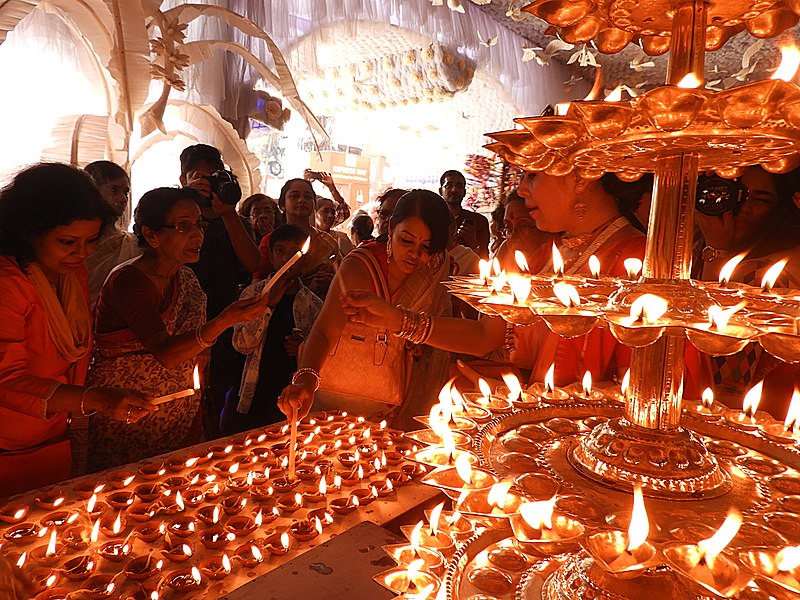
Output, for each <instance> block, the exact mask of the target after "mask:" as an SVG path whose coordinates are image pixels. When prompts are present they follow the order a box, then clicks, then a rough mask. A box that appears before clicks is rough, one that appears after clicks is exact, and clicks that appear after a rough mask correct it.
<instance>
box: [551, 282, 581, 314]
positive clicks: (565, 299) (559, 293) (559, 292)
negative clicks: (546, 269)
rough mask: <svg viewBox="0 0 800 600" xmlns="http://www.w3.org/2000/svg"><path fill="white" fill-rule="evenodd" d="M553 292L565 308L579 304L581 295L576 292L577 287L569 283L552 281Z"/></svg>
mask: <svg viewBox="0 0 800 600" xmlns="http://www.w3.org/2000/svg"><path fill="white" fill-rule="evenodd" d="M553 293H554V294H555V296H556V298H558V301H559V302H561V304H563V305H564V306H566V307H567V308H573V307H575V306H580V304H581V295H580V293H578V288H576V287H575V286H574V285H570V284H569V283H562V282H560V281H559V282H558V283H554V284H553Z"/></svg>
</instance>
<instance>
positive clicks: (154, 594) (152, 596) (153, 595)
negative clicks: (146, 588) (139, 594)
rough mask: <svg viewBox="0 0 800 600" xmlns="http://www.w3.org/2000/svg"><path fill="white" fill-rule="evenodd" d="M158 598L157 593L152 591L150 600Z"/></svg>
mask: <svg viewBox="0 0 800 600" xmlns="http://www.w3.org/2000/svg"><path fill="white" fill-rule="evenodd" d="M159 597H160V596H159V595H158V591H157V590H153V593H152V594H150V600H158V599H159Z"/></svg>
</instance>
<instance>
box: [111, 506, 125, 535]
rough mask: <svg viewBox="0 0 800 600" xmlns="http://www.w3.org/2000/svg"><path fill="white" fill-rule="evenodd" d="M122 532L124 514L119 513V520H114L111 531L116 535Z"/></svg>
mask: <svg viewBox="0 0 800 600" xmlns="http://www.w3.org/2000/svg"><path fill="white" fill-rule="evenodd" d="M121 530H122V512H121V511H120V512H118V513H117V518H116V519H114V525H113V526H112V527H111V531H113V532H114V535H116V534H118V533H119V532H120V531H121Z"/></svg>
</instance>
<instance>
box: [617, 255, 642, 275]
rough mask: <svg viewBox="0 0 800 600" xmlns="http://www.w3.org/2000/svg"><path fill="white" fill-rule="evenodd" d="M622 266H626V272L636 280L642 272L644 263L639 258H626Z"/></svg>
mask: <svg viewBox="0 0 800 600" xmlns="http://www.w3.org/2000/svg"><path fill="white" fill-rule="evenodd" d="M622 264H623V265H625V272H626V273H628V277H630V278H631V279H636V278H637V277H638V276H639V273H641V272H642V261H641V260H639V259H638V258H626V259H625V261H624V262H623V263H622Z"/></svg>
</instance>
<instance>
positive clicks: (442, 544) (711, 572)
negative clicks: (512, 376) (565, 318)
mask: <svg viewBox="0 0 800 600" xmlns="http://www.w3.org/2000/svg"><path fill="white" fill-rule="evenodd" d="M507 383H509V384H510V388H511V389H514V387H515V386H514V384H513V381H507ZM484 386H485V384H484ZM484 386H482V387H484ZM517 387H518V384H517ZM555 390H556V388H552V389H551V392H555ZM561 391H562V392H564V391H563V390H561ZM564 393H566V392H564ZM619 393H620V394H621V393H622V392H619ZM508 394H509V390H508V389H501V390H499V393H497V394H495V395H493V396H491V397H488V398H487V396H486V390H485V387H484V390H483V391H482V392H481V393H472V394H464V395H463V396H462V395H460V394H458V393H457V392H455V393H454V388H453V387H452V385H451V384H450V383H448V385H447V386H446V391H445V390H443V392H442V394H441V395H440V403H439V405H437V406H436V407H434V410H433V411H432V412H431V417H430V418H429V420H428V422H429V423H430V428H429V429H428V430H422V431H420V432H413V433H412V434H410V435H412V437H414V439H417V440H419V441H421V442H423V443H428V444H430V445H431V446H430V448H428V449H424V450H422V451H420V452H419V453H417V455H416V457H415V458H416V459H417V460H420V461H421V462H424V463H425V464H429V465H434V466H436V467H437V468H436V469H435V470H434V471H432V472H430V473H428V474H427V475H425V476H424V477H423V478H422V482H423V483H426V484H428V485H432V486H434V487H436V488H439V489H441V490H442V491H443V492H444V493H445V494H447V495H448V496H449V497H450V499H451V501H452V503H453V510H451V511H449V512H442V508H443V504H442V505H440V506H438V507H437V509H435V510H434V511H432V512H431V513H430V514H429V515H428V517H429V522H430V526H429V527H428V528H426V529H424V530H422V529H421V526H422V524H421V523H420V524H418V527H417V528H415V530H414V532H412V534H411V535H410V540H411V544H410V545H399V546H387V547H386V551H387V553H389V555H390V556H392V558H394V559H395V561H396V562H397V564H398V567H397V568H394V569H391V570H389V571H386V572H385V573H381V574H379V575H377V576H376V578H375V579H376V581H378V582H379V583H380V584H381V585H383V586H384V587H386V588H387V589H390V590H391V591H394V592H395V593H397V594H399V595H401V597H407V598H417V599H421V598H426V597H434V596H436V594H437V592H438V590H439V588H440V586H441V584H442V577H443V570H444V565H445V563H446V562H447V560H449V559H452V558H453V555H454V553H455V554H456V558H455V559H453V560H452V562H451V569H450V571H448V572H449V573H450V575H451V576H452V571H453V570H454V568H455V569H460V570H461V571H464V570H465V569H464V564H463V563H464V561H463V560H460V558H461V556H460V555H459V553H458V552H457V550H458V549H459V544H462V543H463V542H464V541H465V539H466V538H469V537H470V536H471V535H472V534H473V533H474V532H475V531H476V530H478V531H480V529H479V528H485V529H489V530H497V529H503V528H508V527H510V528H511V531H513V538H514V544H513V545H514V548H515V549H517V550H519V551H521V552H522V553H526V554H528V555H531V556H534V557H538V558H539V559H541V558H542V557H547V556H552V555H557V554H561V553H564V552H575V551H578V550H580V549H581V548H583V549H584V550H585V551H586V552H587V553H588V554H589V555H590V556H591V557H592V558H594V560H595V561H596V563H597V564H598V565H600V566H601V567H602V569H604V570H605V571H606V572H607V573H609V574H610V575H612V576H613V577H617V578H623V579H624V578H633V577H637V576H639V575H642V574H645V573H649V574H652V573H654V572H656V571H657V570H658V569H661V568H663V567H664V566H668V567H670V568H671V569H672V570H673V571H674V572H676V573H678V574H679V575H680V576H681V577H682V578H683V579H684V581H685V583H686V584H687V585H688V586H689V587H690V588H691V589H693V590H694V591H695V592H696V593H699V594H707V593H709V592H710V593H712V594H718V595H721V596H722V597H730V596H732V595H734V594H736V593H738V592H739V591H741V590H742V589H744V588H745V587H746V586H748V585H750V584H751V582H753V580H754V579H755V580H757V582H758V584H759V585H760V586H761V587H762V588H763V589H773V588H772V587H771V586H773V587H775V586H776V587H777V588H778V589H783V590H790V591H791V592H793V593H798V594H800V547H793V546H786V547H783V548H777V547H775V548H766V547H755V546H753V542H754V539H753V538H752V536H750V537H746V538H745V539H746V544H747V545H745V546H742V544H738V545H736V546H735V549H734V550H735V551H734V550H725V549H726V547H728V545H729V544H730V543H731V541H732V540H733V539H734V537H735V536H736V535H737V533H738V531H739V527H740V526H741V523H742V520H741V516H740V514H739V513H738V511H737V510H736V509H735V508H731V510H730V511H729V515H728V517H727V518H726V519H725V521H724V522H723V524H722V526H721V527H720V528H719V530H718V531H717V532H716V533H714V534H713V535H711V536H710V537H708V538H704V539H699V537H698V536H699V535H700V533H702V532H704V531H705V532H707V527H706V528H705V529H702V528H698V527H689V528H687V529H681V530H679V531H678V533H677V534H676V535H675V537H676V538H678V541H668V540H667V541H665V540H654V541H648V535H649V530H650V523H649V519H648V517H647V513H646V509H645V506H644V499H643V497H642V493H641V488H638V487H637V488H636V489H634V495H633V498H634V500H633V508H632V511H631V513H630V514H629V516H628V517H627V519H628V520H629V526H628V529H627V531H624V530H622V529H618V528H614V527H597V526H596V522H594V521H593V522H592V523H591V524H587V523H585V522H583V521H582V520H581V511H580V510H578V511H577V512H576V511H575V510H574V507H570V504H569V503H568V502H564V503H563V508H562V509H561V510H560V511H559V510H557V509H558V507H559V503H560V502H559V501H561V500H569V498H568V497H566V496H561V495H559V486H558V483H557V482H556V480H555V479H554V478H552V477H550V476H548V475H546V474H541V473H528V474H525V475H522V476H520V477H517V478H516V479H514V480H513V481H501V480H500V479H499V478H498V477H497V476H496V475H494V474H493V473H492V472H491V471H488V470H486V469H481V468H480V467H477V468H475V467H474V466H473V465H475V464H477V463H478V462H479V460H478V457H477V456H475V455H474V454H472V453H471V451H470V450H469V448H470V447H471V445H472V444H471V442H472V439H471V437H470V436H471V435H474V434H475V433H476V432H477V430H476V429H465V428H462V429H461V430H450V426H451V425H453V424H454V422H453V421H452V420H451V419H450V417H451V416H452V415H453V413H455V412H459V411H462V412H463V406H461V405H460V402H462V401H463V403H464V405H466V406H467V410H468V411H469V409H475V408H483V407H485V406H486V405H487V404H489V403H491V404H492V405H493V406H497V407H498V408H499V413H500V414H502V413H503V411H504V410H512V409H513V405H512V403H511V402H510V399H509V398H508V397H507V395H508ZM512 394H513V392H512ZM560 395H561V394H559V396H560ZM460 399H461V400H460ZM700 406H705V407H706V408H707V409H708V407H709V406H714V405H713V401H712V400H710V399H709V398H708V396H707V397H706V404H701V405H700ZM461 418H463V419H467V417H461ZM721 418H724V417H721ZM449 419H450V420H449ZM423 432H424V433H423ZM454 435H459V436H462V438H461V441H462V444H460V446H461V447H460V449H458V450H456V451H455V452H454V451H453V442H454V441H458V438H455V440H454V439H452V438H453V436H454ZM464 437H466V438H468V440H464V439H463V438H464ZM448 439H450V442H449V443H448ZM437 442H438V445H437ZM437 453H438V454H437ZM444 455H447V456H448V459H447V460H448V464H443V463H442V462H441V461H440V460H434V461H433V462H430V459H431V456H439V457H441V456H444ZM450 462H453V463H455V464H454V466H453V467H451V466H449V463H450ZM604 522H605V521H604ZM618 524H619V523H615V525H618ZM778 539H781V540H783V538H782V537H781V536H778ZM784 543H785V541H784ZM487 560H488V561H489V562H491V563H493V565H487V564H486V563H487ZM520 564H522V563H520V560H519V553H518V552H516V550H514V551H509V550H508V549H502V548H501V549H498V550H497V551H496V552H495V553H494V555H490V556H489V557H488V559H487V556H486V553H485V552H484V553H481V554H479V555H478V557H477V559H476V561H473V563H472V564H471V565H470V566H469V568H468V569H466V571H467V576H468V579H469V581H470V583H471V585H472V586H473V587H474V588H475V590H477V591H478V592H479V593H484V594H487V593H488V594H496V595H502V594H504V593H508V592H510V591H511V590H512V589H513V584H514V578H513V577H512V575H510V574H509V573H508V572H503V567H504V566H505V567H506V571H511V572H513V571H519V570H520V568H519V566H520ZM524 564H527V562H525V563H524ZM453 565H456V566H455V567H453ZM784 595H785V593H784ZM777 597H782V596H781V594H780V593H777Z"/></svg>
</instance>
